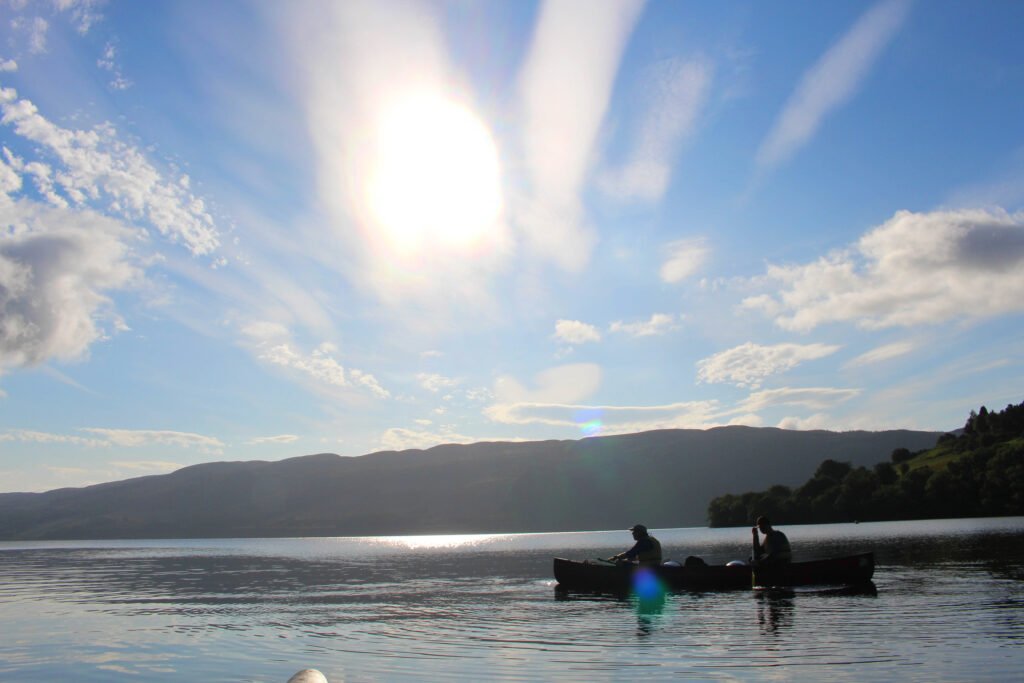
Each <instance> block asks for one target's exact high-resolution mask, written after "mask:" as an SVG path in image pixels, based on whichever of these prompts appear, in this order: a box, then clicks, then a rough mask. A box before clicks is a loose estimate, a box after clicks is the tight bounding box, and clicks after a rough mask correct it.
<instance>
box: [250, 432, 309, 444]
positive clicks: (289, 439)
mask: <svg viewBox="0 0 1024 683" xmlns="http://www.w3.org/2000/svg"><path fill="white" fill-rule="evenodd" d="M301 438H302V437H301V436H298V435H297V434H278V435H277V436H257V437H255V438H252V439H249V440H248V441H246V444H247V445H249V446H262V445H264V444H285V443H295V442H296V441H298V440H299V439H301Z"/></svg>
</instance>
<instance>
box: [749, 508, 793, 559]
mask: <svg viewBox="0 0 1024 683" xmlns="http://www.w3.org/2000/svg"><path fill="white" fill-rule="evenodd" d="M758 531H760V532H761V533H762V534H764V540H763V541H762V540H760V538H759V537H758V535H757V532H758ZM750 532H751V534H752V535H753V537H754V555H753V557H751V562H752V563H753V564H754V565H755V566H761V567H767V566H770V565H774V564H787V563H788V562H789V561H790V560H792V559H793V551H792V550H791V549H790V547H789V539H788V538H786V534H784V533H782V532H781V531H779V530H778V529H773V528H772V523H771V522H770V521H769V520H768V518H767V517H763V516H762V517H758V518H757V526H755V527H754V528H753V529H751V530H750Z"/></svg>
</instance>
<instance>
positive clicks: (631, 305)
mask: <svg viewBox="0 0 1024 683" xmlns="http://www.w3.org/2000/svg"><path fill="white" fill-rule="evenodd" d="M1021 26H1024V3H1020V2H1013V1H1010V0H1007V1H998V0H991V1H985V2H976V3H964V2H959V1H945V0H931V1H929V2H911V1H907V0H880V1H878V2H849V1H845V0H835V1H833V2H827V3H813V4H812V3H806V2H791V1H785V0H783V1H780V2H758V1H754V0H750V1H740V0H723V1H722V2H715V3H710V2H684V1H679V2H674V1H673V2H669V1H653V0H652V1H650V2H642V1H640V0H609V1H607V2H593V1H592V0H551V1H547V2H538V3H533V2H526V1H522V2H519V1H516V2H512V1H508V2H495V1H490V2H482V1H481V2H476V1H473V0H459V1H451V2H441V1H437V2H392V1H390V0H373V1H365V2H364V1H360V0H352V1H348V2H344V3H338V2H327V1H326V0H323V1H319V0H299V1H294V2H272V1H270V0H266V1H263V2H241V1H235V0H223V1H220V2H216V3H210V2H205V1H198V0H180V1H176V2H163V1H160V0H152V1H149V2H130V1H126V2H120V1H117V0H111V1H109V2H101V1H98V0H39V1H37V2H28V1H26V0H0V146H2V150H0V151H2V156H0V217H2V220H0V491H44V490H50V489H54V488H60V487H66V486H85V485H90V484H95V483H99V482H105V481H113V480H120V479H125V478H129V477H135V476H142V475H150V474H162V473H167V472H170V471H173V470H175V469H177V468H180V467H183V466H187V465H193V464H197V463H202V462H209V461H221V460H279V459H283V458H288V457H294V456H300V455H306V454H312V453H321V452H331V453H338V454H341V455H346V456H356V455H362V454H366V453H371V452H375V451H381V450H402V449H410V448H428V447H431V446H434V445H437V444H442V443H473V442H478V441H496V440H503V441H522V440H541V439H579V438H585V437H592V436H606V435H614V434H623V433H632V432H639V431H646V430H651V429H666V428H698V429H702V428H710V427H715V426H722V425H732V424H742V425H750V426H758V427H779V428H783V429H830V430H861V429H863V430H881V429H899V428H906V429H925V430H943V431H945V430H952V429H956V428H958V427H960V426H962V425H963V423H964V421H965V419H966V417H967V415H968V414H969V412H970V411H971V410H972V409H977V408H979V407H980V406H981V405H986V406H987V407H988V408H989V409H1001V408H1002V407H1005V405H1007V404H1009V403H1019V402H1021V401H1022V400H1024V395H1022V394H1024V384H1022V382H1021V380H1022V378H1024V343H1022V342H1024V296H1022V292H1024V41H1021V40H1020V29H1021ZM823 455H827V454H823ZM883 456H884V454H883Z"/></svg>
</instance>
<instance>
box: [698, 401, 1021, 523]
mask: <svg viewBox="0 0 1024 683" xmlns="http://www.w3.org/2000/svg"><path fill="white" fill-rule="evenodd" d="M957 432H958V433H957V434H952V433H947V434H943V435H942V436H940V437H939V439H938V442H937V443H936V445H935V446H934V447H933V448H930V449H925V450H921V451H917V452H912V451H910V450H908V449H906V448H897V449H895V450H893V451H892V453H891V454H890V457H889V460H888V461H884V462H879V463H878V464H876V465H874V466H873V467H870V468H869V467H863V466H861V467H854V466H853V465H851V464H850V463H848V462H841V461H836V460H831V459H829V460H825V461H824V462H822V463H821V465H819V466H818V469H817V471H815V473H814V476H812V477H811V478H810V479H809V480H808V481H807V482H806V483H804V484H803V485H801V486H799V487H797V488H790V487H788V486H782V485H776V486H772V487H771V488H769V489H768V490H766V491H760V492H754V491H751V492H748V493H743V494H739V495H736V494H726V495H724V496H719V497H717V498H714V499H712V501H711V503H710V504H709V505H708V522H709V524H710V525H711V526H713V527H720V526H743V525H748V524H750V523H751V522H752V521H753V519H755V518H756V517H757V516H758V515H768V516H769V517H771V519H772V521H773V522H776V523H779V524H824V523H830V522H848V521H881V520H896V519H936V518H949V517H993V516H1002V515H1024V402H1022V403H1020V404H1019V405H1012V404H1011V405H1008V406H1006V408H1005V409H1004V410H1002V411H999V412H989V410H988V409H987V408H985V406H982V407H981V409H980V410H977V411H973V410H972V411H971V414H970V417H968V418H967V422H966V423H965V424H964V427H963V429H962V430H957Z"/></svg>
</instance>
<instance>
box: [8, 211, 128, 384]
mask: <svg viewBox="0 0 1024 683" xmlns="http://www.w3.org/2000/svg"><path fill="white" fill-rule="evenodd" d="M0 225H2V226H5V227H6V230H5V231H4V232H0V368H3V367H26V366H33V365H38V364H40V363H43V362H46V361H47V360H50V359H57V360H74V359H78V358H81V357H82V356H83V355H84V354H85V353H86V352H87V350H88V349H89V347H90V346H91V345H92V344H93V343H94V342H96V341H97V340H99V339H101V338H103V337H104V336H105V335H106V334H108V333H109V332H113V331H114V330H119V329H124V323H123V322H122V321H121V319H120V318H119V316H118V315H117V313H116V311H115V310H114V305H113V302H112V300H111V298H110V295H111V293H113V292H115V291H117V290H121V289H124V288H126V287H128V286H129V285H130V284H131V283H132V282H133V281H134V280H135V279H136V278H138V277H139V276H140V270H139V269H138V268H137V267H136V266H135V265H133V263H132V261H131V258H130V253H129V250H128V248H127V246H126V244H125V243H126V241H127V240H128V239H130V237H131V235H132V234H133V231H131V230H130V229H128V228H126V227H125V226H124V225H122V224H121V223H119V222H117V221H115V220H113V219H110V218H106V217H104V216H100V215H98V214H96V213H93V212H90V211H71V210H68V209H63V208H50V207H46V206H43V205H40V204H37V203H35V202H31V201H28V200H18V201H9V202H6V203H4V202H0Z"/></svg>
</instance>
